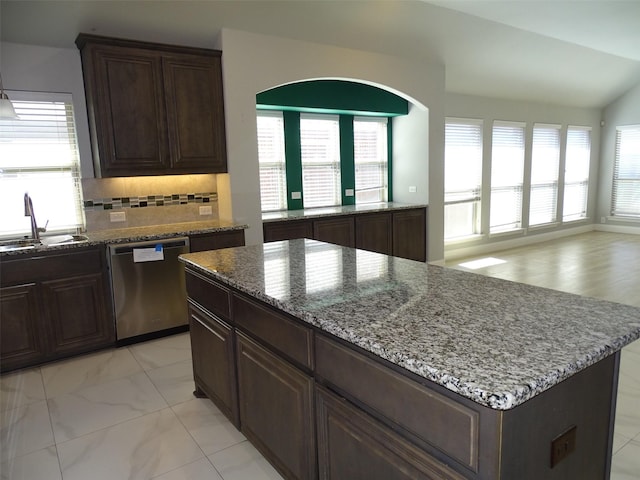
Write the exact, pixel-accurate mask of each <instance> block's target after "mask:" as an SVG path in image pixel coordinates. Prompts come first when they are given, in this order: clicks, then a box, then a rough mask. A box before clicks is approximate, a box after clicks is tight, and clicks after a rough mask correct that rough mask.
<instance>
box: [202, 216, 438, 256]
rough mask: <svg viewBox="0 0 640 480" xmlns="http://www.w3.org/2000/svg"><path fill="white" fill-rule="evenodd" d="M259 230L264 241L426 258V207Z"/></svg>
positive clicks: (287, 223)
mask: <svg viewBox="0 0 640 480" xmlns="http://www.w3.org/2000/svg"><path fill="white" fill-rule="evenodd" d="M262 231H263V234H264V241H265V242H275V241H279V240H293V239H296V238H311V239H313V240H319V241H321V242H328V243H334V244H336V245H342V246H345V247H355V248H359V249H361V250H368V251H370V252H378V253H384V254H385V255H393V256H394V257H402V258H408V259H410V260H417V261H420V262H424V261H426V258H427V209H426V208H408V209H400V210H390V211H384V212H375V213H357V214H348V215H346V214H345V215H331V216H327V217H321V218H307V219H303V220H278V221H268V222H264V223H263V224H262ZM192 251H193V250H192Z"/></svg>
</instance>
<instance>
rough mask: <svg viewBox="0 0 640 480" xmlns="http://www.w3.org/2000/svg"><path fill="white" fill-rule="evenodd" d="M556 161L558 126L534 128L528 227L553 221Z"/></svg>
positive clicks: (558, 153)
mask: <svg viewBox="0 0 640 480" xmlns="http://www.w3.org/2000/svg"><path fill="white" fill-rule="evenodd" d="M559 161H560V126H559V125H541V124H536V125H534V126H533V147H532V153H531V195H530V197H529V226H533V225H543V224H545V223H553V222H555V221H556V219H557V218H556V210H557V205H558V168H559V167H558V165H559Z"/></svg>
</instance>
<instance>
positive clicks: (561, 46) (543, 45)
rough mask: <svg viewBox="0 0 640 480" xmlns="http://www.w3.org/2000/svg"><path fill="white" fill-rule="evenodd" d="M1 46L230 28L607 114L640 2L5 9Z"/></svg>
mask: <svg viewBox="0 0 640 480" xmlns="http://www.w3.org/2000/svg"><path fill="white" fill-rule="evenodd" d="M0 17H1V30H0V38H1V39H2V41H8V42H15V43H26V44H34V45H46V46H56V47H66V48H75V47H74V44H73V41H74V39H75V37H76V35H77V33H79V32H87V33H95V34H99V35H109V36H118V37H123V38H133V39H140V40H147V41H157V42H163V43H176V44H183V45H191V46H199V47H212V46H214V39H215V37H216V36H217V35H218V32H219V31H220V29H221V28H223V27H227V28H232V29H238V30H246V31H251V32H256V33H262V34H268V35H276V36H281V37H287V38H293V39H299V40H305V41H311V42H317V43H324V44H330V45H338V46H342V47H347V48H355V49H361V50H369V51H374V52H379V53H384V54H389V55H396V56H401V57H405V58H409V59H413V60H415V61H416V62H424V61H438V62H442V63H444V65H445V67H446V88H447V91H448V92H455V93H464V94H471V95H481V96H488V97H498V98H506V99H513V100H526V101H535V102H544V103H551V104H559V105H569V106H580V107H603V106H605V105H607V104H609V103H610V102H611V101H613V100H615V99H616V98H617V97H619V96H620V95H621V94H623V93H624V92H625V91H627V90H628V89H629V88H631V87H633V86H635V85H637V84H638V83H639V82H640V0H474V1H471V0H287V1H272V0H205V1H196V0H162V1H158V0H155V1H144V0H127V1H120V0H102V1H101V0H93V1H90V0H68V1H66V0H65V1H63V0H44V1H42V0H37V1H36V0H34V1H31V0H1V3H0Z"/></svg>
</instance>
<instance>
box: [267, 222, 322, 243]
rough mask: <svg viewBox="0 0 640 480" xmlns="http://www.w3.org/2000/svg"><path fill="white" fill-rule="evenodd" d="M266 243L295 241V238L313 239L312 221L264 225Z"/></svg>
mask: <svg viewBox="0 0 640 480" xmlns="http://www.w3.org/2000/svg"><path fill="white" fill-rule="evenodd" d="M262 231H263V233H264V241H265V242H278V241H280V240H293V239H295V238H313V225H312V223H311V220H286V221H283V222H268V223H263V224H262Z"/></svg>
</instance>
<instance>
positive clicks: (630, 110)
mask: <svg viewBox="0 0 640 480" xmlns="http://www.w3.org/2000/svg"><path fill="white" fill-rule="evenodd" d="M603 120H604V124H605V125H604V128H603V131H602V144H601V150H600V158H601V164H600V172H599V174H600V189H599V196H598V213H597V222H600V221H601V219H602V218H604V219H605V225H604V226H603V225H601V227H603V228H604V227H606V226H609V227H635V228H636V229H640V222H638V221H637V220H636V221H625V220H620V219H617V218H614V217H610V216H609V215H610V214H611V189H612V181H613V165H614V161H615V152H616V127H620V126H623V125H640V83H639V84H638V85H636V86H635V87H634V88H632V89H631V90H629V91H628V92H627V93H625V94H624V95H622V96H621V97H620V98H618V99H617V100H616V101H615V102H613V103H611V104H610V105H608V106H607V107H606V108H605V110H604V114H603ZM604 229H606V228H604Z"/></svg>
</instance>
